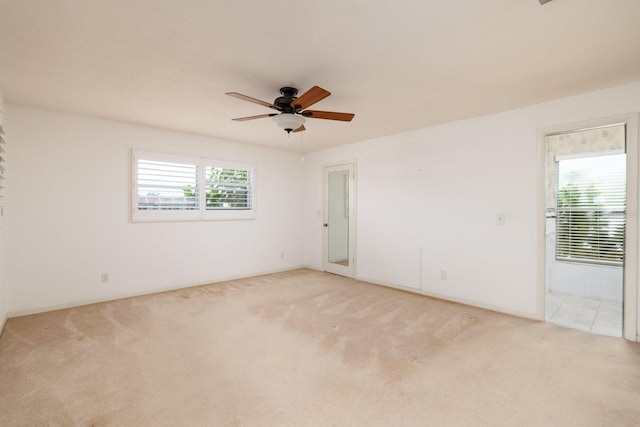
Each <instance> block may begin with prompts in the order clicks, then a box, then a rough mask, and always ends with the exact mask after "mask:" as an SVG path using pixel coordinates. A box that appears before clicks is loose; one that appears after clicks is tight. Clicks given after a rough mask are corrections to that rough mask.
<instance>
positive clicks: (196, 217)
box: [131, 149, 256, 222]
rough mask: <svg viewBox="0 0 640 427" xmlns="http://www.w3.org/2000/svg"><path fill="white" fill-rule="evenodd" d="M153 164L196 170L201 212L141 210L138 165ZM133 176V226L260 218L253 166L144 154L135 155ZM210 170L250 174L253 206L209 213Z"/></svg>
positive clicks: (198, 210) (142, 151)
mask: <svg viewBox="0 0 640 427" xmlns="http://www.w3.org/2000/svg"><path fill="white" fill-rule="evenodd" d="M139 160H149V161H159V162H166V163H181V164H189V165H193V166H195V167H196V174H197V192H198V201H199V203H198V208H197V209H190V210H189V209H184V210H141V209H139V208H138V202H139V199H138V172H139V171H138V161H139ZM131 164H132V175H131V211H132V216H131V219H132V222H162V221H178V222H179V221H185V222H186V221H231V220H251V219H255V218H256V167H255V165H254V164H252V163H248V162H237V161H226V160H217V159H210V158H205V157H195V156H183V155H175V154H167V153H157V152H151V151H144V150H135V149H134V150H133V152H132V162H131ZM207 167H216V168H223V169H237V170H243V171H248V172H249V183H250V189H249V195H248V197H249V199H250V200H251V206H250V207H249V208H243V209H221V210H215V209H214V210H212V209H209V210H207V208H206V191H207V188H206V185H207V177H206V176H205V171H206V168H207Z"/></svg>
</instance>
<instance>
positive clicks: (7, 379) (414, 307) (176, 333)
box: [0, 270, 640, 426]
mask: <svg viewBox="0 0 640 427" xmlns="http://www.w3.org/2000/svg"><path fill="white" fill-rule="evenodd" d="M0 425H2V426H39V425H60V426H74V425H78V426H107V425H109V426H245V425H246V426H427V425H428V426H478V425H479V426H498V425H508V426H524V425H527V426H528V425H533V426H555V425H557V426H590V425H593V426H638V425H640V345H638V344H634V343H629V342H627V341H624V340H623V339H620V338H610V337H605V336H598V335H591V334H588V333H585V332H579V331H574V330H569V329H563V328H561V327H558V326H554V325H550V324H545V323H540V322H534V321H530V320H525V319H519V318H515V317H511V316H506V315H501V314H497V313H493V312H490V311H486V310H482V309H477V308H472V307H466V306H463V305H459V304H454V303H448V302H443V301H439V300H434V299H430V298H427V297H423V296H419V295H414V294H410V293H405V292H401V291H396V290H393V289H388V288H384V287H379V286H374V285H370V284H366V283H363V282H358V281H355V280H351V279H347V278H343V277H340V276H335V275H331V274H326V273H320V272H316V271H311V270H295V271H291V272H286V273H280V274H272V275H267V276H260V277H256V278H251V279H244V280H237V281H231V282H225V283H219V284H213V285H207V286H200V287H195V288H189V289H185V290H179V291H174V292H165V293H161V294H155V295H150V296H144V297H137V298H130V299H125V300H119V301H113V302H108V303H103V304H95V305H90V306H85V307H78V308H73V309H67V310H60V311H55V312H50V313H44V314H39V315H33V316H26V317H20V318H13V319H9V321H8V322H7V325H6V328H5V331H4V333H3V334H2V337H1V338H0Z"/></svg>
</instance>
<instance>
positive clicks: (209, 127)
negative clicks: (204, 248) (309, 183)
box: [0, 0, 640, 151]
mask: <svg viewBox="0 0 640 427" xmlns="http://www.w3.org/2000/svg"><path fill="white" fill-rule="evenodd" d="M638 80H640V0H553V1H551V2H550V3H547V4H545V5H544V6H542V5H540V3H539V1H538V0H404V1H396V2H392V1H389V0H350V1H344V0H323V1H315V2H310V1H304V0H296V1H292V0H245V1H232V0H227V1H223V0H0V91H1V92H2V94H3V95H4V98H5V100H6V101H8V102H12V103H18V104H27V105H32V106H38V107H44V108H50V109H55V110H61V111H67V112H73V113H80V114H87V115H91V116H97V117H104V118H109V119H115V120H121V121H126V122H132V123H140V124H145V125H152V126H157V127H162V128H167V129H175V130H180V131H186V132H192V133H196V134H201V135H208V136H213V137H220V138H224V139H229V140H233V141H241V142H249V143H252V144H260V145H266V146H272V147H278V148H283V149H287V150H295V151H312V150H316V149H320V148H323V147H329V146H334V145H340V144H346V143H350V142H355V141H361V140H365V139H369V138H373V137H377V136H383V135H389V134H393V133H398V132H402V131H405V130H410V129H416V128H421V127H426V126H430V125H434V124H439V123H444V122H448V121H452V120H457V119H462V118H467V117H472V116H477V115H481V114H486V113H492V112H498V111H504V110H509V109H512V108H516V107H520V106H525V105H530V104H535V103H538V102H543V101H546V100H551V99H555V98H560V97H564V96H569V95H572V94H577V93H582V92H586V91H590V90H596V89H601V88H606V87H611V86H616V85H619V84H624V83H628V82H632V81H638ZM285 85H293V86H295V87H297V88H299V89H300V92H301V93H302V92H304V91H306V90H307V89H309V88H310V87H311V86H313V85H318V86H321V87H323V88H325V89H327V90H329V91H330V92H332V95H331V96H330V97H328V98H326V99H324V100H322V101H320V102H318V103H317V104H315V105H314V106H313V107H312V108H313V109H318V110H330V111H341V112H353V113H355V114H356V116H355V118H354V120H353V121H352V122H351V123H343V122H336V121H329V120H318V119H309V120H308V121H307V124H306V125H305V126H306V128H307V131H305V132H301V133H298V134H292V136H291V140H288V139H287V135H286V133H285V132H284V131H282V130H281V129H279V128H278V127H276V125H275V124H274V123H273V122H272V121H271V120H270V119H268V118H266V119H260V120H255V121H250V122H234V121H231V119H232V118H234V117H243V116H250V115H257V114H263V113H269V112H272V110H269V109H267V108H265V107H261V106H259V105H256V104H252V103H248V102H245V101H241V100H239V99H235V98H232V97H229V96H225V92H229V91H235V92H240V93H243V94H246V95H249V96H252V97H255V98H259V99H262V100H265V101H268V102H273V100H274V98H276V97H277V96H278V89H279V88H280V87H281V86H285Z"/></svg>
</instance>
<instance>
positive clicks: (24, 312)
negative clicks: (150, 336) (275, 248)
mask: <svg viewBox="0 0 640 427" xmlns="http://www.w3.org/2000/svg"><path fill="white" fill-rule="evenodd" d="M301 268H309V267H306V266H304V265H300V266H297V267H289V268H281V269H275V270H266V271H261V272H255V273H251V274H240V275H234V276H226V277H224V278H218V279H215V280H211V281H205V282H200V283H191V284H189V285H180V286H162V287H158V288H155V289H150V290H147V291H142V292H130V293H122V294H118V295H115V296H111V297H102V298H89V299H84V300H78V301H73V302H68V303H63V304H54V305H49V306H45V307H36V308H29V309H25V310H15V311H11V312H9V313H7V319H10V318H13V317H21V316H29V315H32V314H38V313H47V312H49V311H55V310H63V309H67V308H74V307H81V306H84V305H90V304H100V303H103V302H109V301H117V300H121V299H126V298H135V297H141V296H145V295H153V294H159V293H163V292H171V291H178V290H180V289H187V288H195V287H198V286H206V285H215V284H218V283H223V282H229V281H232V280H241V279H247V278H251V277H257V276H263V275H265V274H274V273H282V272H285V271H292V270H299V269H301Z"/></svg>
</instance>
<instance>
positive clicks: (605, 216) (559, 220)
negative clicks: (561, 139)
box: [556, 154, 626, 266]
mask: <svg viewBox="0 0 640 427" xmlns="http://www.w3.org/2000/svg"><path fill="white" fill-rule="evenodd" d="M557 177H558V180H557V183H558V190H557V192H556V206H557V208H556V213H557V216H556V259H557V260H559V261H573V262H583V263H584V262H587V263H599V264H608V265H615V266H622V262H623V260H624V231H625V211H626V182H625V181H626V155H625V154H611V155H600V156H593V157H583V158H573V159H565V160H559V161H557Z"/></svg>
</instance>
